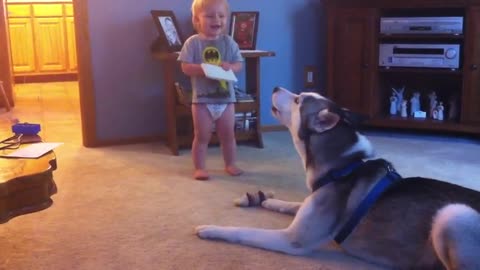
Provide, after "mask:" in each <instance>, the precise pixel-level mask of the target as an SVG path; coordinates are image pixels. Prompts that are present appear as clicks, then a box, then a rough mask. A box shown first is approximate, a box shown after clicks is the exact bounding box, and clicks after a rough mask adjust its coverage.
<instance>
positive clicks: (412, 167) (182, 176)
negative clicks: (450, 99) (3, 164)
mask: <svg viewBox="0 0 480 270" xmlns="http://www.w3.org/2000/svg"><path fill="white" fill-rule="evenodd" d="M370 135H371V136H370V138H371V139H372V141H373V143H374V144H375V145H376V146H377V152H378V154H379V156H383V157H386V158H389V159H390V160H392V161H393V162H394V163H395V164H396V167H397V169H398V170H399V171H400V172H401V173H402V174H403V175H404V176H413V175H423V176H427V177H436V178H440V179H445V180H450V181H452V182H456V183H459V184H463V185H465V186H467V187H470V188H476V189H480V182H479V180H480V167H479V166H478V164H479V162H478V153H480V145H479V143H478V141H474V140H468V139H452V138H448V137H426V136H407V135H388V134H379V133H375V134H374V133H371V134H370ZM264 141H265V149H258V148H255V147H251V146H240V147H239V151H238V152H239V161H240V162H239V164H240V165H241V166H242V167H243V168H244V169H246V170H247V173H246V174H245V175H243V176H241V177H237V178H233V177H228V176H226V175H225V174H224V173H223V172H222V167H223V165H222V162H221V155H220V151H219V148H218V147H212V148H210V150H209V167H210V168H211V169H213V171H212V173H213V179H212V180H211V181H208V182H199V181H194V180H192V179H191V177H190V176H191V168H192V165H191V161H190V154H189V151H183V152H182V154H181V155H180V156H178V157H175V156H171V155H170V153H169V151H168V150H167V149H166V147H164V146H163V145H162V144H161V143H155V144H144V145H129V146H118V147H107V148H97V149H87V148H83V147H80V146H78V145H76V144H70V143H66V144H65V145H63V146H61V147H60V148H58V150H57V151H56V153H57V157H58V170H57V171H55V173H54V177H55V181H56V183H57V185H58V190H59V193H58V194H56V195H55V196H54V197H53V199H54V204H53V205H52V206H51V207H50V208H48V209H46V210H44V211H41V212H37V213H33V214H29V215H24V216H20V217H16V218H14V219H12V220H10V221H9V222H8V223H5V224H0V269H12V270H32V269H50V270H51V269H53V270H56V269H179V270H183V269H220V270H221V269H262V270H267V269H317V270H318V269H378V268H375V267H373V266H371V265H368V264H365V263H362V262H360V261H358V260H355V259H352V258H349V257H347V256H345V255H343V254H342V253H341V252H339V251H337V250H335V249H333V248H329V249H324V250H322V251H319V252H318V253H316V254H312V255H311V256H308V257H295V256H288V255H284V254H279V253H274V252H269V251H264V250H259V249H254V248H249V247H242V246H237V245H231V244H227V243H223V242H215V241H204V240H200V239H198V238H197V237H196V236H195V235H194V234H193V228H194V227H195V226H196V225H200V224H219V225H238V226H258V227H264V228H283V227H285V226H287V225H288V224H289V222H290V221H291V217H289V216H285V215H281V214H278V213H271V212H268V211H266V210H262V209H244V208H236V207H234V206H233V203H232V200H233V199H234V198H236V197H238V196H240V195H241V194H242V193H244V192H245V191H255V190H257V189H262V190H273V191H275V195H276V197H279V198H283V199H287V200H302V199H303V198H304V196H305V195H307V194H308V193H307V190H306V188H305V183H304V175H303V171H302V169H301V168H302V167H301V164H300V161H299V158H298V157H297V155H296V153H295V152H294V149H293V146H292V143H291V140H290V137H289V135H288V134H287V133H286V132H272V133H266V134H265V135H264Z"/></svg>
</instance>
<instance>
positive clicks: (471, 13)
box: [461, 6, 480, 124]
mask: <svg viewBox="0 0 480 270" xmlns="http://www.w3.org/2000/svg"><path fill="white" fill-rule="evenodd" d="M466 30H467V33H466V36H465V43H466V44H465V57H464V60H465V64H464V87H463V94H462V97H463V98H462V110H461V111H462V116H461V120H462V122H466V123H478V124H480V6H475V7H470V8H468V11H467V18H466Z"/></svg>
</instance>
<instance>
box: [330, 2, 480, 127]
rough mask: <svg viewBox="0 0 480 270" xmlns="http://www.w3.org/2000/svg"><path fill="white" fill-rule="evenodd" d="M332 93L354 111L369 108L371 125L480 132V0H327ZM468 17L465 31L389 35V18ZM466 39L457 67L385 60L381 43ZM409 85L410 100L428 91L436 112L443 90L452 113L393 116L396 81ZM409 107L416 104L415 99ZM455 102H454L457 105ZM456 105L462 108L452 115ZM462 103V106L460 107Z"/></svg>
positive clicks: (423, 98) (407, 96) (461, 41)
mask: <svg viewBox="0 0 480 270" xmlns="http://www.w3.org/2000/svg"><path fill="white" fill-rule="evenodd" d="M326 10H327V17H328V23H327V35H328V36H327V40H328V45H327V74H328V76H327V95H328V96H329V97H330V98H331V99H332V100H334V101H335V102H337V103H339V104H340V105H342V106H344V107H347V108H349V109H351V110H353V111H358V112H361V113H364V114H367V115H369V117H370V120H369V121H368V122H367V126H371V127H384V128H399V129H418V130H435V131H449V132H464V133H472V134H480V106H479V104H480V70H479V68H480V2H479V1H478V0H463V1H455V0H417V1H399V0H386V1H377V0H365V1H361V2H360V1H355V0H327V1H326ZM431 16H435V17H442V16H460V17H463V18H464V26H463V34H461V35H454V34H388V35H385V34H381V33H380V18H382V17H431ZM382 43H394V44H402V43H403V44H409V43H417V44H458V45H459V46H460V52H459V53H460V67H459V68H456V69H448V68H445V69H441V68H421V67H414V68H412V67H401V68H399V67H383V66H379V60H378V57H379V52H378V50H379V46H380V44H382ZM402 86H405V92H404V100H407V101H409V100H410V98H411V97H412V95H413V93H414V92H420V93H421V101H420V102H421V110H422V111H427V112H428V111H429V108H428V107H429V100H428V94H429V93H431V92H433V91H435V92H436V94H437V96H438V98H437V101H438V103H440V102H442V105H443V106H444V108H445V111H444V119H443V120H438V119H434V118H433V117H430V116H428V117H427V118H414V117H413V116H411V115H410V114H409V115H408V116H407V117H402V116H400V114H399V113H398V114H397V115H391V114H390V112H389V106H390V100H389V99H390V96H391V95H392V88H398V87H402ZM407 105H408V108H409V107H410V103H409V102H408V103H407ZM452 108H453V109H452ZM450 109H452V111H457V113H455V114H452V117H449V112H450ZM455 109H456V110H455Z"/></svg>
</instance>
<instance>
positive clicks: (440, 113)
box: [437, 101, 445, 121]
mask: <svg viewBox="0 0 480 270" xmlns="http://www.w3.org/2000/svg"><path fill="white" fill-rule="evenodd" d="M444 110H445V107H444V106H443V102H441V101H440V104H438V106H437V120H440V121H443V111H444Z"/></svg>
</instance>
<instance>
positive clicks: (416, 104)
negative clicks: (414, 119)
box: [410, 92, 420, 116]
mask: <svg viewBox="0 0 480 270" xmlns="http://www.w3.org/2000/svg"><path fill="white" fill-rule="evenodd" d="M417 111H420V92H414V93H413V96H412V98H411V99H410V115H412V116H413V115H415V112H417Z"/></svg>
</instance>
